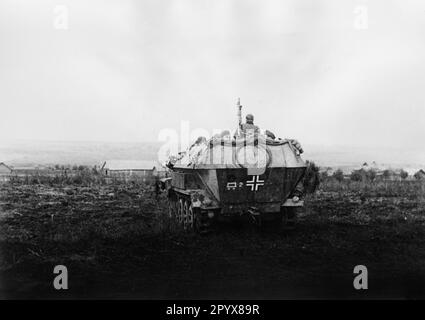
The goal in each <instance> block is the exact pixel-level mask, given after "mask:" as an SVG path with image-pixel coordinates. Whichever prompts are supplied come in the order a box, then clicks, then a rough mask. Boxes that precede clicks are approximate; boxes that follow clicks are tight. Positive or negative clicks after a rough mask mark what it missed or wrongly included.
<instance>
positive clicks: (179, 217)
mask: <svg viewBox="0 0 425 320" xmlns="http://www.w3.org/2000/svg"><path fill="white" fill-rule="evenodd" d="M183 216H184V205H183V199H180V200H179V204H178V209H177V222H178V223H179V224H182V223H183Z"/></svg>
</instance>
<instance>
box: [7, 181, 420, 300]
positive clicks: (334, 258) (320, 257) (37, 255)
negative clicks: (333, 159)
mask: <svg viewBox="0 0 425 320" xmlns="http://www.w3.org/2000/svg"><path fill="white" fill-rule="evenodd" d="M411 188H412V190H415V191H414V193H413V194H410V193H409V190H410V189H409V188H405V187H402V188H399V189H400V190H405V191H403V192H406V194H400V192H398V193H397V192H394V191H393V189H391V188H390V189H388V186H387V188H386V189H382V190H374V191H375V192H370V190H366V191H367V192H366V193H365V192H362V191H361V190H360V189H359V190H360V191H359V190H354V189H353V190H351V189H347V190H343V191H338V190H334V189H333V188H330V187H329V188H327V187H326V186H322V187H321V189H320V190H319V192H318V193H317V194H315V195H314V196H312V197H310V198H308V199H307V201H306V208H305V212H303V213H301V214H300V217H299V220H298V225H297V228H296V229H295V230H293V231H290V232H277V231H275V230H273V229H258V228H257V227H255V226H253V225H251V224H249V223H242V224H241V223H234V224H220V225H219V226H218V228H217V230H216V231H215V232H214V233H212V234H210V235H208V236H198V235H195V234H191V233H189V234H188V233H185V232H182V230H180V229H179V228H178V227H176V226H175V224H174V223H173V222H172V221H170V220H169V219H168V218H167V214H166V206H167V203H166V198H165V196H160V198H159V199H158V200H157V199H155V196H154V194H153V192H152V191H151V190H150V189H149V188H148V187H146V186H142V185H139V184H126V185H124V184H120V185H92V186H76V185H74V186H62V185H40V184H35V185H25V184H2V185H0V297H2V298H18V299H23V298H30V299H42V298H53V299H67V298H81V299H93V298H107V299H117V298H118V299H121V298H126V299H197V298H203V299H212V298H214V299H248V298H249V299H297V298H306V299H312V298H319V299H326V298H334V299H347V298H361V299H375V298H396V299H400V298H401V299H404V298H425V225H424V222H425V205H424V201H423V198H422V197H421V196H420V195H421V194H422V192H423V189H418V188H417V187H415V186H411ZM418 190H419V191H418ZM372 191H373V190H372ZM365 194H367V196H365ZM55 265H65V266H66V267H67V269H68V276H69V280H68V281H69V289H68V290H61V291H57V290H55V289H54V288H53V279H54V277H55V275H54V274H53V268H54V266H55ZM356 265H365V266H366V267H367V269H368V275H369V282H368V286H369V289H368V290H362V291H357V290H355V289H354V288H353V279H354V276H355V275H354V274H353V269H354V266H356Z"/></svg>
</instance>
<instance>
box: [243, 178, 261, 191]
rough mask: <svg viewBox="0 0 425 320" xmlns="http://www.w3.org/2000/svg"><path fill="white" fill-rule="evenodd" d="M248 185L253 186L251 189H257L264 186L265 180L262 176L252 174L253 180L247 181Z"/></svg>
mask: <svg viewBox="0 0 425 320" xmlns="http://www.w3.org/2000/svg"><path fill="white" fill-rule="evenodd" d="M246 185H247V186H248V187H251V191H257V190H258V187H260V186H264V180H260V176H252V180H251V181H247V182H246Z"/></svg>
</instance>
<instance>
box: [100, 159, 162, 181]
mask: <svg viewBox="0 0 425 320" xmlns="http://www.w3.org/2000/svg"><path fill="white" fill-rule="evenodd" d="M102 172H103V173H104V174H105V175H106V176H108V177H116V178H122V179H125V180H127V179H130V178H132V177H141V178H142V179H143V181H147V180H152V179H154V178H156V177H163V176H165V175H166V171H165V168H164V167H163V166H162V165H161V164H159V162H157V161H146V160H108V161H105V163H104V164H103V166H102Z"/></svg>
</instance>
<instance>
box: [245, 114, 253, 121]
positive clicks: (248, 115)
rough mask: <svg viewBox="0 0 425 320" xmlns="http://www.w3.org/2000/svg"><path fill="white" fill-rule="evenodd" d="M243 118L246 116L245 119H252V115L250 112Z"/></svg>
mask: <svg viewBox="0 0 425 320" xmlns="http://www.w3.org/2000/svg"><path fill="white" fill-rule="evenodd" d="M245 118H246V120H247V121H254V116H253V115H252V114H250V113H249V114H247V115H246V117H245Z"/></svg>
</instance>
